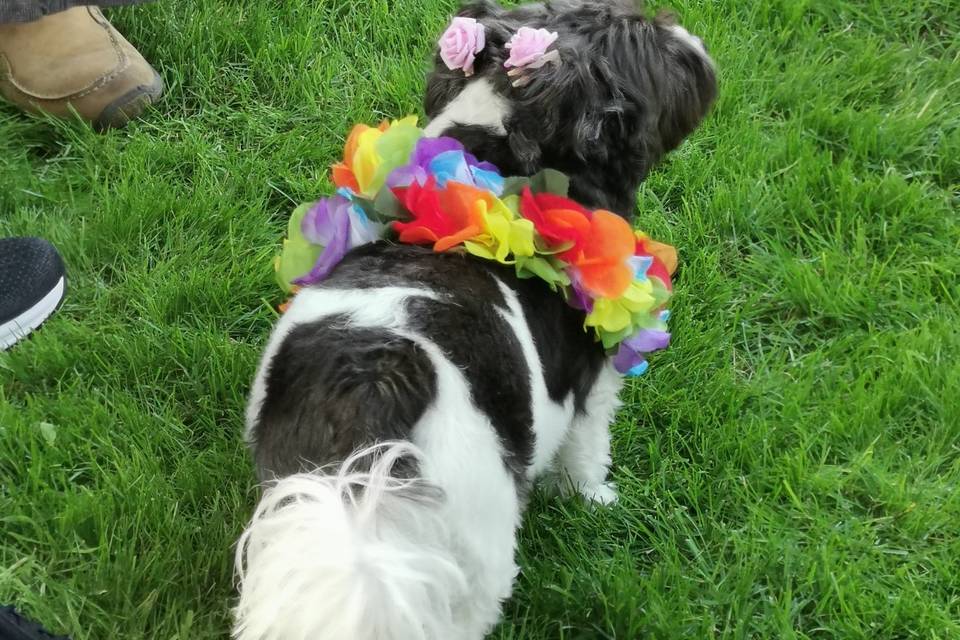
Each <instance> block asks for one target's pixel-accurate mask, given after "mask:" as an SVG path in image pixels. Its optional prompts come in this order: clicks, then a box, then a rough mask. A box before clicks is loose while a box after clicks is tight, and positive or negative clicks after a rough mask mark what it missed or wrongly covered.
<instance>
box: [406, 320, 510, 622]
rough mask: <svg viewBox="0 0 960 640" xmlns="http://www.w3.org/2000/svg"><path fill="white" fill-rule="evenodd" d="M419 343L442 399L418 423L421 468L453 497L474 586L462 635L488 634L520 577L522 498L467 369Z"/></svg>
mask: <svg viewBox="0 0 960 640" xmlns="http://www.w3.org/2000/svg"><path fill="white" fill-rule="evenodd" d="M408 337H411V338H412V339H415V340H417V341H418V342H419V344H420V346H421V347H422V348H423V349H424V351H426V353H427V355H428V356H429V357H430V360H431V361H432V363H433V366H434V368H435V370H436V372H437V397H436V400H435V401H434V403H433V405H432V406H431V407H430V409H428V410H427V412H426V414H424V416H423V417H422V418H421V419H420V421H419V422H418V423H417V426H416V427H415V428H414V432H413V437H412V440H413V442H414V443H415V444H416V445H417V447H419V448H420V449H421V450H422V451H423V454H424V456H423V463H422V465H421V472H422V474H423V478H424V479H425V480H427V482H429V483H431V484H434V485H436V486H438V487H440V488H441V489H442V490H443V492H444V494H445V496H446V500H445V502H444V505H443V513H444V521H445V522H446V525H447V527H448V528H449V530H450V532H451V536H452V540H453V546H454V548H455V549H456V555H457V557H458V559H459V560H460V565H461V567H462V569H463V571H464V573H465V574H466V576H467V580H468V582H469V584H470V585H471V594H470V597H469V599H468V600H467V601H464V602H462V603H460V606H459V607H458V611H459V616H460V619H459V621H458V622H459V624H460V629H461V631H460V635H457V636H450V637H451V638H471V639H472V638H477V639H479V638H483V637H484V636H485V635H486V634H487V633H488V632H489V631H490V629H491V628H492V627H493V625H494V624H496V622H497V621H498V620H499V618H500V603H501V602H502V601H503V600H505V599H507V598H509V597H510V593H511V591H512V588H513V580H514V578H515V577H516V574H517V571H518V570H517V566H516V564H515V563H514V549H515V545H516V540H515V531H516V528H517V527H518V526H519V525H520V515H521V514H520V503H519V499H518V497H517V489H516V485H515V484H514V480H513V477H512V475H511V474H510V472H509V471H508V470H507V468H506V465H504V463H503V448H502V446H501V445H500V441H499V438H498V436H497V432H496V430H495V429H494V427H493V425H492V424H491V423H490V418H489V417H488V416H487V415H486V414H485V413H483V412H482V411H480V410H478V409H477V408H476V407H475V406H473V404H472V403H471V402H470V387H469V385H468V383H467V380H466V378H465V377H464V375H463V373H462V372H461V371H460V369H458V368H457V367H456V366H455V365H454V364H453V363H452V362H450V360H448V359H447V358H446V357H445V356H444V355H443V353H442V352H441V351H440V349H439V348H438V347H437V346H436V345H435V344H433V343H432V342H430V341H429V340H426V339H424V338H422V337H421V338H418V337H416V336H408Z"/></svg>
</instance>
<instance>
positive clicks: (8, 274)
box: [0, 238, 67, 638]
mask: <svg viewBox="0 0 960 640" xmlns="http://www.w3.org/2000/svg"><path fill="white" fill-rule="evenodd" d="M66 287H67V276H66V269H65V268H64V266H63V260H62V259H61V258H60V254H59V253H57V250H56V249H54V248H53V245H52V244H50V243H49V242H47V241H46V240H41V239H40V238H0V351H2V350H5V349H8V348H10V347H12V346H13V345H14V344H16V343H17V342H19V341H20V340H22V339H23V338H25V337H26V336H27V334H29V333H30V332H31V331H33V330H34V329H36V328H37V327H39V326H40V325H41V324H43V322H44V321H45V320H46V319H47V318H49V317H50V314H52V313H53V312H54V311H56V309H57V307H58V306H59V305H60V302H61V301H62V300H63V295H64V293H65V292H66ZM0 629H2V627H0ZM0 638H5V636H3V635H0Z"/></svg>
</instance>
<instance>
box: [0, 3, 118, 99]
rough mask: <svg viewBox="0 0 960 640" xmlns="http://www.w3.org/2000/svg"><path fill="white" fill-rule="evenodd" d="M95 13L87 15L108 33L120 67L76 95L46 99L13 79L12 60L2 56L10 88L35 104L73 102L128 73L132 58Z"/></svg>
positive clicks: (102, 18)
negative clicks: (125, 72)
mask: <svg viewBox="0 0 960 640" xmlns="http://www.w3.org/2000/svg"><path fill="white" fill-rule="evenodd" d="M93 11H94V8H93V7H87V14H88V15H89V16H90V17H91V18H92V19H93V21H94V22H95V23H97V25H98V26H99V27H100V28H101V29H103V30H104V31H106V32H107V36H108V37H109V38H110V44H111V45H112V47H113V50H114V51H115V52H116V55H117V65H118V66H117V67H115V68H114V69H113V71H112V72H111V73H109V74H107V75H104V76H100V77H99V78H97V79H96V80H94V81H93V83H92V84H91V85H90V86H89V87H87V88H86V89H82V90H80V91H78V92H76V93H71V94H68V95H66V96H59V97H45V96H41V95H39V94H36V93H32V92H30V91H29V90H27V89H26V88H24V87H22V86H21V85H20V84H19V83H18V82H17V80H16V78H14V77H13V65H11V64H10V60H9V59H8V58H7V56H6V55H4V54H0V57H2V58H3V61H4V64H5V66H6V68H7V72H6V80H7V81H8V82H9V83H10V86H11V87H13V89H15V90H16V91H17V92H18V93H20V94H21V95H22V96H24V97H25V98H26V99H28V100H31V101H34V102H38V101H39V102H48V103H49V102H70V101H71V100H77V99H79V98H85V97H86V96H88V95H90V94H92V93H96V92H97V91H99V90H100V89H102V88H103V87H104V86H106V85H107V84H109V83H111V82H113V80H115V79H116V78H117V76H119V75H120V74H121V73H123V72H124V71H126V70H127V69H128V68H129V67H130V56H128V55H127V53H126V51H124V50H123V47H122V46H121V45H120V42H119V40H117V38H116V36H115V35H114V30H113V28H112V25H110V23H109V22H108V21H107V19H106V18H104V17H103V14H102V13H101V12H100V11H99V9H96V11H97V13H99V14H100V18H101V20H102V21H101V20H98V19H97V17H96V16H95V15H94V14H93Z"/></svg>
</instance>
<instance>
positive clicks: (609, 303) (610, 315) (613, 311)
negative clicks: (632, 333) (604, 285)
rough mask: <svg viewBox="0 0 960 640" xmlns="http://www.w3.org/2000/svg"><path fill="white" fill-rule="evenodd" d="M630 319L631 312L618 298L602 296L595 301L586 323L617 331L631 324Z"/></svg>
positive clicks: (612, 331) (613, 331)
mask: <svg viewBox="0 0 960 640" xmlns="http://www.w3.org/2000/svg"><path fill="white" fill-rule="evenodd" d="M630 319H631V315H630V312H629V311H628V310H627V309H626V308H625V307H624V306H623V305H622V304H620V303H619V302H617V301H616V300H607V299H606V298H600V299H598V300H595V301H594V302H593V311H591V312H590V313H589V314H587V318H586V320H585V321H584V325H585V326H587V327H599V328H600V329H603V330H604V331H609V332H610V333H616V332H617V331H623V330H624V329H626V328H627V327H628V326H630Z"/></svg>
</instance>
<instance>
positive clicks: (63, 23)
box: [0, 7, 163, 129]
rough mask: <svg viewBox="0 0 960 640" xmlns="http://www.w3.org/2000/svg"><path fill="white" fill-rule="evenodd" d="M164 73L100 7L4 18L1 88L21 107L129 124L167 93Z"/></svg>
mask: <svg viewBox="0 0 960 640" xmlns="http://www.w3.org/2000/svg"><path fill="white" fill-rule="evenodd" d="M162 93H163V81H162V80H161V79H160V76H159V75H158V74H157V72H156V71H154V69H153V67H151V66H150V65H149V64H148V63H147V61H146V60H144V59H143V56H141V55H140V53H139V52H138V51H137V50H136V49H134V48H133V45H131V44H130V43H129V42H127V41H126V39H125V38H124V37H123V36H122V35H120V33H119V32H118V31H117V30H116V29H114V28H113V25H111V24H110V23H109V22H107V19H106V18H104V17H103V14H102V13H100V9H98V8H97V7H74V8H73V9H68V10H66V11H61V12H59V13H53V14H50V15H47V16H44V17H43V18H40V19H39V20H36V21H34V22H25V23H14V24H0V94H2V95H3V97H4V98H6V99H7V100H9V101H11V102H12V103H14V104H15V105H17V106H19V107H20V108H21V109H26V110H31V111H43V112H46V113H49V114H52V115H55V116H60V117H69V116H70V114H71V108H72V109H74V110H75V111H76V112H77V113H78V114H79V115H80V116H81V117H82V118H84V119H85V120H89V121H90V122H92V123H93V125H94V126H95V127H96V128H98V129H105V128H107V127H122V126H123V125H125V124H126V123H127V122H128V121H129V120H130V119H132V118H136V117H137V116H139V115H140V113H141V112H142V111H143V110H144V108H146V107H147V106H148V105H150V104H151V103H153V102H156V100H157V99H158V98H159V97H160V95H161V94H162Z"/></svg>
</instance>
